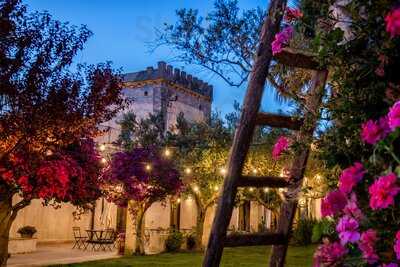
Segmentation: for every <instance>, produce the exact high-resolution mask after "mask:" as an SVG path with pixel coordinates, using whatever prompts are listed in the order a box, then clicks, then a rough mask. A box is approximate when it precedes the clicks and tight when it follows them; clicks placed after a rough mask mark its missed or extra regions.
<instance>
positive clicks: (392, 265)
mask: <svg viewBox="0 0 400 267" xmlns="http://www.w3.org/2000/svg"><path fill="white" fill-rule="evenodd" d="M381 267H399V265H397V263H393V262H391V263H388V264H386V263H384V264H382V265H381Z"/></svg>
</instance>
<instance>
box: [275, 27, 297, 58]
mask: <svg viewBox="0 0 400 267" xmlns="http://www.w3.org/2000/svg"><path fill="white" fill-rule="evenodd" d="M293 32H294V30H293V27H292V26H287V27H286V28H284V29H283V30H282V31H281V32H279V33H277V34H276V35H275V39H274V41H273V42H272V54H273V55H276V54H279V53H280V52H282V49H283V47H284V46H285V45H288V43H289V41H290V39H292V36H293Z"/></svg>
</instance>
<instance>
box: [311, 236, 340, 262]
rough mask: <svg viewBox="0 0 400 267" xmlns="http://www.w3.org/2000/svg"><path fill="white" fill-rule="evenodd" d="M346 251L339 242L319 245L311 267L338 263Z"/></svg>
mask: <svg viewBox="0 0 400 267" xmlns="http://www.w3.org/2000/svg"><path fill="white" fill-rule="evenodd" d="M346 254H347V250H346V248H345V247H343V246H342V245H341V244H340V243H339V242H334V243H328V244H323V245H320V246H319V247H318V249H317V251H316V252H315V254H314V264H313V267H321V266H330V264H333V263H338V262H340V261H341V260H342V259H343V258H344V256H345V255H346Z"/></svg>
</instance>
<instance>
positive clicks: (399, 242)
mask: <svg viewBox="0 0 400 267" xmlns="http://www.w3.org/2000/svg"><path fill="white" fill-rule="evenodd" d="M393 249H394V252H395V253H396V258H397V259H398V260H400V230H399V231H397V233H396V240H395V242H394V247H393Z"/></svg>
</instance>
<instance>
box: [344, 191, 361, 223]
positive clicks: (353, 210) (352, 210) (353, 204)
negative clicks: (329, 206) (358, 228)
mask: <svg viewBox="0 0 400 267" xmlns="http://www.w3.org/2000/svg"><path fill="white" fill-rule="evenodd" d="M343 213H344V214H345V215H348V216H350V217H353V218H354V219H356V220H357V221H362V220H363V219H364V218H365V216H364V214H363V213H362V211H361V210H360V208H359V207H358V205H357V197H356V194H354V193H352V194H351V197H350V199H349V201H348V202H347V204H346V206H345V207H344V209H343Z"/></svg>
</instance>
